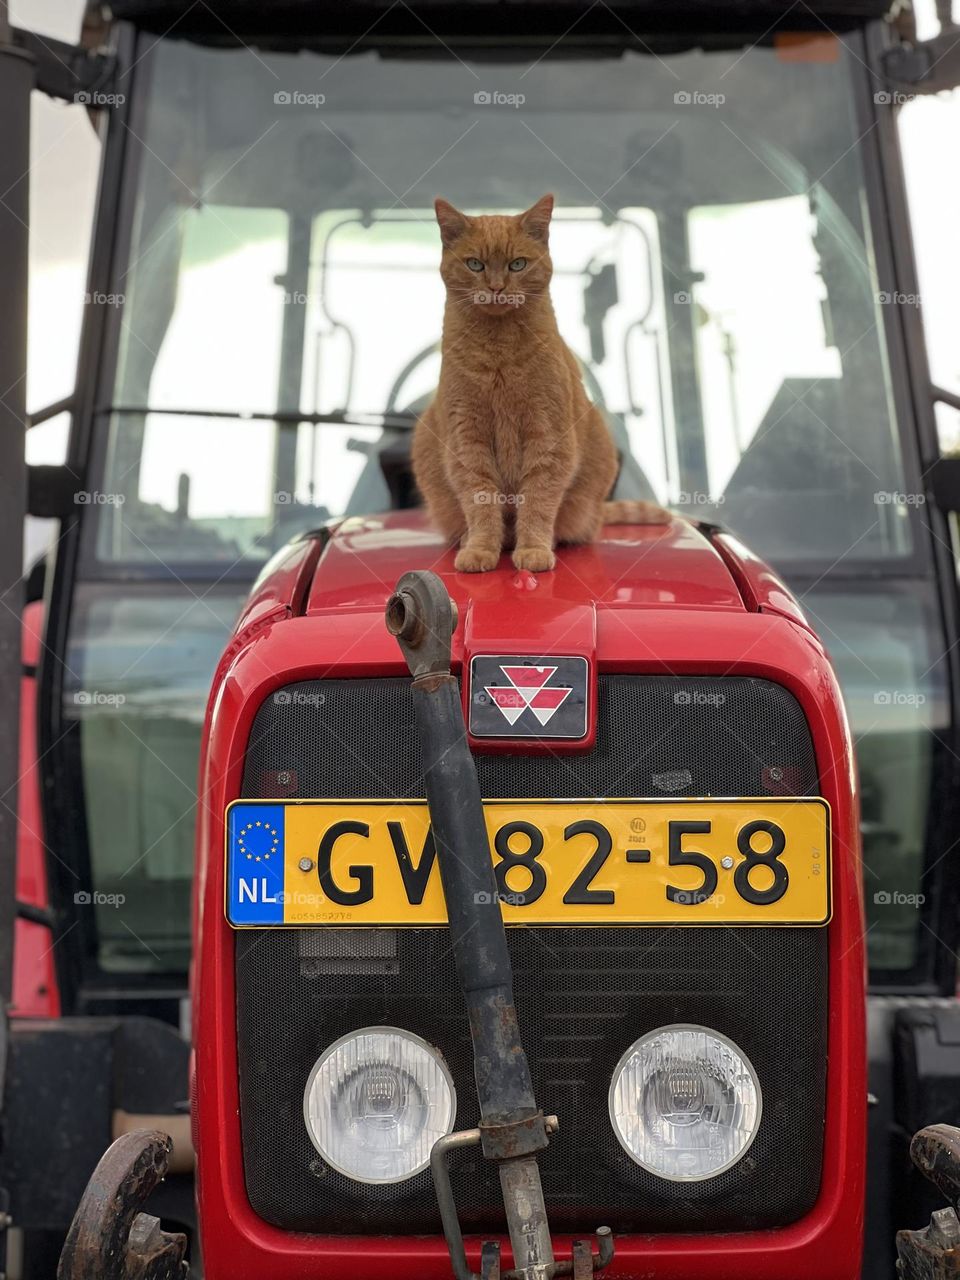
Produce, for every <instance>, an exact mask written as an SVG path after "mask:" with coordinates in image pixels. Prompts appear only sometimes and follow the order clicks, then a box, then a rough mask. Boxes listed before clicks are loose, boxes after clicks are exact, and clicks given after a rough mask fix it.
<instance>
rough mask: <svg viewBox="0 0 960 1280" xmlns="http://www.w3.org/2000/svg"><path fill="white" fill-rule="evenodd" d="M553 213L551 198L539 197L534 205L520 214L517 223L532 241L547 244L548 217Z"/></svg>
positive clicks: (548, 232) (548, 231)
mask: <svg viewBox="0 0 960 1280" xmlns="http://www.w3.org/2000/svg"><path fill="white" fill-rule="evenodd" d="M552 213H553V196H541V197H540V199H539V200H538V201H537V203H536V204H535V205H533V206H532V207H531V208H530V209H528V210H527V211H526V213H521V214H520V217H519V218H518V219H517V221H518V222H519V223H520V226H521V227H522V228H523V230H524V231H525V232H526V233H527V235H528V236H531V237H532V238H533V239H534V240H541V241H542V242H543V243H544V244H546V243H547V237H548V235H549V234H550V216H551V214H552Z"/></svg>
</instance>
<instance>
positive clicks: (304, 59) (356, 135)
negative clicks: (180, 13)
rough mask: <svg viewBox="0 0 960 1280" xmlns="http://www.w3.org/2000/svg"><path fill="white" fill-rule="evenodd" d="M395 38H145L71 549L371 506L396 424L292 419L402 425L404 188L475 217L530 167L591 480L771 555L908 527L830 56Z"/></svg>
mask: <svg viewBox="0 0 960 1280" xmlns="http://www.w3.org/2000/svg"><path fill="white" fill-rule="evenodd" d="M735 60H739V62H738V64H737V65H734V64H735ZM414 62H415V60H412V59H393V60H389V59H384V58H383V57H381V56H380V55H379V54H378V53H375V52H368V53H363V54H357V53H354V54H352V55H351V56H350V57H348V58H341V59H333V58H328V57H323V56H320V55H307V54H301V55H298V56H296V57H294V56H282V55H276V54H270V55H267V54H265V55H263V56H262V57H261V56H259V55H258V56H256V57H254V56H252V55H251V54H249V53H247V52H246V51H242V52H237V51H224V50H211V49H202V48H194V47H190V46H185V45H182V44H174V43H167V42H161V45H160V46H159V48H158V49H157V50H156V53H155V55H154V56H153V58H152V64H153V65H152V68H151V75H152V81H153V83H152V94H151V99H150V105H149V108H148V110H147V112H146V119H145V121H144V122H143V123H142V125H141V126H140V127H141V128H142V129H143V131H144V137H143V142H144V147H143V151H142V153H141V154H139V155H138V158H137V159H138V164H139V166H140V174H139V180H138V183H137V189H136V195H135V201H136V206H135V210H134V229H135V235H134V244H133V246H132V251H131V254H130V263H129V266H128V267H127V269H126V270H125V271H124V272H123V273H122V277H121V278H120V279H119V280H118V283H117V289H118V293H122V294H123V296H124V315H125V320H124V324H123V327H122V331H121V338H120V341H121V356H120V361H119V368H118V372H117V378H116V387H115V395H114V403H113V405H112V409H113V411H114V419H113V430H112V436H111V451H110V466H109V468H108V474H107V478H106V479H107V488H108V490H109V491H110V492H116V493H120V494H122V495H123V497H124V499H125V503H124V507H123V510H122V511H121V510H120V507H119V504H116V505H113V506H111V505H109V504H106V505H105V509H104V510H103V511H102V512H101V513H100V524H101V537H100V540H99V554H100V555H101V556H102V557H103V558H104V559H107V560H120V561H128V560H132V561H137V560H149V559H150V558H151V556H153V555H156V554H160V555H163V556H165V557H168V558H169V557H171V556H172V557H174V558H176V559H182V560H187V561H191V560H199V561H208V562H209V561H213V562H217V561H227V562H232V561H234V560H236V559H238V558H243V559H258V558H263V557H265V556H267V555H269V554H270V553H271V552H272V551H273V550H274V549H275V548H276V547H277V546H278V545H281V544H282V542H283V541H284V540H285V539H286V537H287V536H288V535H289V533H290V531H291V530H295V529H297V528H303V527H304V525H306V524H310V523H316V522H317V521H319V520H321V519H324V518H326V517H328V516H331V515H338V514H341V513H343V512H350V513H352V512H356V511H361V510H362V511H367V512H369V511H375V510H377V509H383V508H386V507H387V506H389V505H390V501H391V495H390V492H389V490H388V487H387V484H386V483H385V481H384V479H383V474H382V467H381V465H380V459H379V453H380V451H381V449H382V448H383V447H384V446H385V445H387V444H390V445H395V444H396V442H397V434H398V433H397V429H396V428H391V429H388V430H387V431H386V432H384V431H383V430H382V429H380V428H378V427H374V426H370V427H357V426H341V425H331V424H329V423H322V424H318V423H315V422H311V421H306V422H304V421H300V422H298V421H296V419H295V415H296V414H298V413H303V414H307V415H330V414H334V415H335V414H340V413H352V414H361V415H363V414H374V415H376V414H382V413H385V412H395V411H400V412H403V413H407V414H409V415H411V419H412V417H413V416H414V415H415V414H416V412H417V411H418V410H420V409H422V408H423V407H424V405H425V404H426V403H428V402H429V399H430V396H431V394H432V392H433V390H434V388H435V387H436V383H437V373H438V367H439V354H438V350H437V344H438V341H439V337H440V329H441V320H442V312H443V300H444V299H443V287H442V284H441V281H440V278H439V274H438V270H437V268H438V262H439V237H438V232H437V228H436V225H435V222H434V218H433V211H432V202H433V197H434V196H435V195H436V194H438V193H442V194H444V195H445V196H447V197H449V198H450V199H452V200H453V201H454V202H455V203H456V204H457V205H458V206H460V207H465V208H468V209H470V210H472V211H475V212H483V211H487V212H502V211H505V210H507V211H516V210H518V209H520V208H522V207H524V206H525V205H528V204H530V203H532V201H533V200H534V199H536V198H537V197H538V196H539V195H540V194H542V193H543V191H545V190H552V191H554V192H555V194H556V196H557V202H558V213H557V215H556V219H555V224H554V228H553V232H552V240H551V251H552V254H553V257H554V261H555V265H556V275H555V281H554V285H553V297H554V301H555V305H556V310H557V315H558V320H559V324H560V328H561V331H562V332H563V334H564V336H565V338H566V340H567V341H568V343H569V344H570V346H571V347H572V348H573V350H574V352H575V353H576V354H577V356H578V357H579V359H580V361H581V363H582V367H583V371H584V377H585V381H586V385H587V387H588V390H589V393H590V395H591V397H592V398H593V399H594V400H595V401H596V402H597V403H598V404H599V405H600V406H601V407H602V408H603V409H604V410H605V411H606V414H607V417H608V420H609V422H610V425H611V429H612V431H613V433H614V436H615V438H616V441H617V444H618V446H619V448H620V451H621V455H622V458H623V465H622V469H621V476H620V482H619V492H620V495H621V496H650V491H651V490H652V491H653V494H655V496H656V497H657V498H658V499H659V501H661V502H663V503H667V504H670V505H673V506H675V507H678V508H680V509H681V510H686V511H688V512H690V513H692V514H697V515H700V516H704V517H707V518H720V517H722V520H723V522H724V523H725V524H726V525H728V526H729V527H731V528H732V529H733V530H734V531H736V532H737V533H739V534H740V535H741V536H742V537H744V538H745V539H746V540H747V541H748V542H749V543H750V545H752V546H753V547H754V549H755V550H757V551H758V552H759V553H761V554H763V555H766V556H768V557H770V558H775V559H778V560H783V559H790V560H798V561H811V560H823V561H825V562H827V563H829V560H830V559H832V558H834V557H836V556H838V555H843V554H845V553H847V552H848V550H849V548H850V547H851V545H852V544H854V543H855V544H856V547H857V555H858V556H859V557H864V558H870V557H876V556H883V557H888V556H897V555H900V554H903V553H905V552H906V551H907V550H908V549H909V521H908V519H907V512H906V510H905V507H904V505H903V504H901V503H898V502H897V501H895V500H893V501H890V502H888V503H883V502H882V501H878V500H877V494H878V493H885V494H891V495H897V494H899V493H900V491H901V490H902V489H903V488H904V485H903V484H902V482H901V474H900V464H899V459H898V452H897V447H896V444H895V440H894V436H893V432H892V429H891V414H890V411H889V407H888V397H887V390H886V388H887V371H886V368H885V365H884V358H883V349H882V345H881V342H880V329H879V328H878V323H877V318H878V313H879V308H880V307H881V306H882V301H881V299H880V297H879V295H878V293H877V290H876V288H875V285H874V282H873V279H872V275H871V268H870V248H869V244H868V241H867V237H866V233H865V230H864V227H863V225H862V223H861V221H860V218H861V204H862V190H861V188H862V182H861V176H860V171H859V160H858V153H857V150H856V148H855V146H854V144H855V142H856V138H857V133H856V128H855V123H854V119H853V114H852V108H851V102H850V95H849V89H848V85H847V81H846V77H845V74H844V71H843V68H842V65H841V63H840V62H833V63H830V62H827V63H825V64H799V65H798V64H796V63H795V62H793V61H790V60H784V59H783V58H782V57H781V56H780V52H779V50H778V49H774V48H769V49H766V48H757V49H751V50H750V51H749V53H748V54H746V55H745V56H741V55H740V54H736V55H734V54H729V53H728V54H724V55H718V54H710V55H704V54H685V55H682V56H678V57H674V58H671V59H670V60H669V61H664V60H661V59H659V58H650V57H647V56H644V55H641V54H637V53H625V54H624V55H623V56H621V57H619V58H616V59H604V60H598V59H595V58H589V57H585V58H581V59H575V60H554V59H550V58H544V59H541V60H540V61H538V62H536V63H534V64H533V65H529V64H528V65H524V64H517V63H502V64H497V63H478V64H477V65H476V66H471V65H468V64H467V63H464V62H462V61H459V60H447V61H437V60H435V59H429V60H427V59H424V60H422V61H420V62H419V63H417V64H416V65H414ZM788 104H789V105H788ZM175 175H176V176H175ZM277 411H280V412H281V413H283V414H285V415H287V416H286V417H285V419H284V420H283V421H282V422H280V423H278V422H276V421H274V420H272V419H271V417H270V415H273V414H276V413H277ZM251 414H254V415H256V414H259V415H264V416H262V417H254V418H251V417H250V416H249V415H251Z"/></svg>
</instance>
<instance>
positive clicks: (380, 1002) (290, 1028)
mask: <svg viewBox="0 0 960 1280" xmlns="http://www.w3.org/2000/svg"><path fill="white" fill-rule="evenodd" d="M289 692H290V693H291V694H293V695H295V694H296V693H298V692H299V693H302V694H309V695H311V696H309V697H299V698H298V697H296V696H292V697H291V699H290V701H289V702H286V703H283V702H281V703H279V704H278V703H277V702H276V701H274V700H273V699H270V700H268V701H267V702H266V703H265V704H264V706H263V707H262V708H261V710H260V712H259V714H258V716H257V719H256V721H255V724H254V728H253V732H252V734H251V739H250V750H249V753H248V757H247V763H246V769H245V776H244V786H243V794H244V796H246V797H251V798H253V797H259V796H261V795H266V794H269V793H270V789H271V787H275V779H276V773H277V771H278V770H284V769H285V770H291V771H294V772H295V773H296V790H295V791H293V792H292V794H293V795H294V796H303V797H310V796H313V797H316V798H323V797H336V796H344V797H357V798H363V797H368V798H377V797H381V796H390V795H397V796H410V797H415V798H419V797H421V796H422V794H423V784H422V780H421V777H420V766H419V759H418V751H417V748H416V741H415V734H414V732H413V705H412V694H411V692H410V684H409V681H406V680H370V681H317V682H308V683H303V684H299V685H291V686H290V687H289ZM314 695H322V700H321V699H320V698H318V697H316V696H314ZM677 695H680V697H679V698H678V697H677ZM599 698H600V700H599V726H598V741H597V746H596V748H595V750H594V751H592V752H590V753H589V754H587V755H582V756H562V757H561V756H551V755H539V756H481V757H478V758H477V767H478V772H479V775H480V785H481V790H482V792H483V794H484V795H486V796H489V797H491V798H495V797H498V796H523V795H527V796H531V797H533V796H542V797H546V798H551V797H579V796H582V797H600V796H610V797H616V796H652V797H657V796H667V795H669V794H673V795H707V794H713V795H718V796H733V795H758V794H763V792H764V789H765V787H764V784H765V782H766V785H767V786H769V785H770V783H769V773H768V772H765V771H768V770H769V769H770V768H773V767H776V766H779V767H781V768H783V770H784V774H783V777H784V779H785V780H789V783H790V786H791V789H792V790H793V791H795V792H796V793H798V794H815V793H816V789H817V779H816V769H815V764H814V757H813V749H812V744H811V741H810V736H809V731H808V730H807V727H806V724H805V722H804V719H803V716H802V713H801V711H800V709H799V707H798V705H797V703H796V702H795V700H794V699H793V698H792V696H791V695H790V694H789V693H787V692H786V690H784V689H782V688H780V687H779V686H777V685H773V684H770V683H769V682H766V681H762V680H754V679H746V678H740V677H737V678H725V679H706V678H698V679H682V680H681V679H676V678H671V677H647V676H644V677H637V676H607V677H603V678H601V681H600V694H599ZM343 934H344V935H345V939H344V940H345V943H346V942H347V939H350V938H353V937H355V936H356V934H355V933H354V931H343ZM315 936H316V935H312V934H306V935H305V934H303V933H297V932H294V931H283V930H278V931H273V930H262V931H260V930H258V931H248V932H243V933H240V934H238V935H236V974H237V1018H238V1045H239V1060H240V1095H241V1122H242V1132H243V1151H244V1168H245V1175H246V1183H247V1190H248V1194H249V1196H250V1200H251V1203H252V1205H253V1207H254V1208H255V1209H256V1211H257V1212H258V1213H259V1214H260V1215H261V1216H262V1217H264V1218H265V1219H267V1220H268V1221H270V1222H273V1223H275V1224H276V1225H278V1226H282V1227H286V1228H288V1229H293V1230H300V1231H314V1232H324V1233H331V1234H356V1233H358V1232H361V1233H362V1232H369V1233H381V1232H391V1233H401V1234H407V1233H411V1234H412V1233H422V1232H436V1231H439V1229H440V1224H439V1219H438V1215H437V1212H436V1205H435V1199H434V1195H433V1188H432V1185H431V1182H430V1177H429V1173H426V1172H425V1173H423V1174H420V1175H419V1176H418V1177H416V1178H414V1179H412V1180H411V1181H409V1182H407V1183H403V1184H400V1185H398V1186H393V1187H379V1186H360V1185H359V1184H356V1183H353V1182H351V1181H350V1180H349V1179H347V1178H344V1177H343V1176H342V1175H340V1174H338V1173H336V1172H335V1171H334V1170H332V1169H330V1168H329V1167H328V1166H326V1165H325V1164H324V1162H323V1161H322V1160H321V1158H320V1157H319V1156H318V1154H317V1152H316V1151H315V1149H314V1148H313V1146H312V1145H311V1143H310V1141H309V1139H308V1138H307V1135H306V1131H305V1128H304V1125H303V1118H302V1102H303V1089H304V1085H305V1082H306V1079H307V1076H308V1074H309V1072H310V1068H311V1067H312V1066H313V1063H314V1062H315V1061H316V1058H317V1057H318V1056H319V1055H320V1053H321V1052H322V1051H323V1050H324V1049H325V1048H326V1047H327V1045H329V1044H330V1043H331V1042H332V1041H333V1040H335V1039H337V1038H338V1037H339V1036H341V1035H343V1034H345V1033H347V1032H349V1031H351V1030H353V1029H355V1028H357V1027H361V1026H365V1025H372V1024H378V1023H381V1024H383V1023H386V1024H392V1025H396V1026H401V1027H405V1028H408V1029H409V1030H411V1031H414V1032H416V1033H417V1034H418V1035H421V1036H423V1038H424V1039H425V1040H427V1041H428V1043H431V1044H434V1045H436V1046H437V1047H438V1048H439V1049H440V1050H441V1051H442V1052H443V1054H444V1056H445V1058H446V1060H447V1062H448V1064H449V1066H450V1070H451V1072H452V1074H453V1078H454V1081H455V1083H456V1087H457V1098H458V1112H457V1121H456V1123H457V1127H458V1128H468V1127H471V1126H473V1125H474V1124H476V1123H477V1120H478V1116H477V1111H476V1101H475V1098H474V1091H473V1075H472V1057H471V1052H470V1038H469V1030H468V1027H467V1023H466V1018H465V1017H464V1015H463V1013H462V1010H461V1007H460V1006H461V1001H460V997H459V992H458V988H457V981H456V973H455V969H454V964H453V957H452V955H451V954H450V948H449V938H448V937H447V935H446V933H445V931H443V930H432V929H423V930H398V931H396V932H393V931H390V932H389V933H385V934H384V935H381V936H383V937H384V938H385V939H386V938H389V939H390V943H389V945H388V946H387V947H386V948H385V950H384V951H381V952H380V953H379V954H380V955H383V956H389V957H390V962H389V963H385V962H384V961H382V960H381V961H377V960H372V961H369V962H367V967H365V966H364V965H363V964H357V963H354V964H353V966H351V965H350V964H343V963H341V964H330V963H329V962H322V961H321V962H318V961H317V959H316V958H315V957H317V956H318V955H320V956H324V955H326V956H341V957H343V956H346V957H349V956H350V955H360V956H362V955H363V954H364V952H363V951H362V950H360V949H357V950H356V951H354V950H353V948H351V947H350V946H349V945H346V946H345V947H344V948H343V949H340V948H336V947H335V948H333V949H332V950H331V949H330V943H331V942H332V941H333V940H332V939H330V938H327V939H326V940H325V941H324V943H323V944H322V945H319V940H317V944H312V943H311V939H312V938H314V937H315ZM508 938H509V942H510V949H511V954H512V956H513V963H514V976H515V988H516V995H517V1006H518V1010H519V1015H520V1025H521V1030H522V1032H523V1036H524V1044H525V1047H526V1049H527V1053H528V1056H529V1058H530V1064H531V1070H532V1074H533V1079H534V1085H535V1089H536V1095H537V1100H538V1102H539V1103H540V1105H541V1106H543V1108H544V1109H545V1110H548V1111H555V1112H557V1113H558V1114H559V1115H560V1118H561V1124H562V1128H561V1133H560V1135H559V1137H558V1138H557V1139H555V1140H554V1142H553V1143H552V1144H551V1147H550V1148H549V1149H548V1151H547V1152H546V1153H545V1154H544V1155H543V1156H542V1157H541V1169H542V1174H543V1181H544V1188H545V1192H546V1197H547V1205H548V1208H549V1210H550V1215H551V1224H552V1225H553V1227H554V1229H555V1230H558V1231H562V1230H584V1229H589V1228H590V1227H591V1226H595V1225H596V1224H597V1223H598V1222H600V1221H604V1222H608V1223H609V1224H610V1225H611V1226H612V1227H613V1228H614V1230H619V1231H628V1230H635V1231H671V1230H673V1231H677V1230H686V1231H690V1230H693V1231H724V1230H732V1229H744V1228H746V1229H751V1228H754V1229H756V1228H761V1227H772V1226H777V1225H782V1224H785V1223H787V1222H791V1221H795V1220H796V1219H797V1218H799V1217H801V1216H802V1215H803V1214H804V1213H805V1212H806V1211H807V1210H808V1209H809V1208H810V1207H811V1206H812V1204H813V1201H814V1200H815V1198H816V1194H817V1191H818V1188H819V1181H820V1158H821V1147H822V1138H823V1115H824V1090H825V1070H826V1012H827V953H826V943H827V931H826V930H816V929H788V928H763V929H746V928H714V929H708V928H692V927H683V928H620V927H616V928H609V929H590V928H581V929H568V930H560V929H532V928H529V929H513V930H510V931H508ZM351 967H352V968H353V969H354V970H356V971H354V972H351ZM801 975H802V976H801ZM670 1022H694V1023H702V1024H705V1025H707V1026H711V1027H715V1028H716V1029H718V1030H720V1031H722V1032H724V1033H725V1034H726V1035H728V1036H730V1037H731V1038H732V1039H733V1040H734V1041H735V1042H736V1043H737V1044H738V1045H740V1047H741V1048H742V1049H743V1050H744V1051H745V1053H746V1054H747V1056H748V1057H749V1058H750V1060H751V1061H752V1063H753V1065H754V1067H755V1068H756V1071H757V1073H758V1075H759V1078H760V1081H761V1087H762V1089H763V1102H764V1109H763V1120H762V1123H761V1128H760V1132H759V1134H758V1136H757V1139H756V1141H755V1142H754V1144H753V1146H752V1147H751V1149H750V1151H749V1152H748V1154H747V1156H746V1157H745V1158H744V1159H743V1160H741V1161H740V1163H739V1164H737V1165H735V1166H734V1167H733V1168H732V1169H729V1170H728V1171H727V1172H726V1173H724V1174H721V1175H720V1176H719V1177H717V1178H714V1179H712V1180H710V1181H708V1182H704V1183H689V1184H678V1183H666V1182H662V1181H661V1180H659V1179H657V1178H655V1177H653V1176H652V1175H650V1174H648V1173H646V1172H645V1171H644V1170H642V1169H640V1168H639V1167H638V1166H636V1165H635V1164H633V1162H632V1161H631V1160H630V1159H629V1158H628V1157H627V1156H626V1154H625V1153H624V1152H623V1150H622V1148H621V1147H620V1145H619V1143H618V1142H617V1140H616V1138H615V1137H614V1134H613V1131H612V1129H611V1127H610V1121H609V1118H608V1114H607V1090H608V1087H609V1081H610V1077H611V1074H612V1072H613V1069H614V1067H615V1066H616V1063H617V1061H618V1060H619V1058H620V1056H621V1054H622V1053H623V1051H624V1050H625V1049H626V1048H627V1046H628V1045H629V1044H630V1043H631V1042H632V1041H633V1040H634V1039H636V1038H637V1037H638V1036H640V1035H642V1034H643V1033H644V1032H646V1031H648V1030H651V1029H653V1028H655V1027H657V1026H662V1025H663V1024H664V1023H670ZM452 1170H453V1182H454V1189H455V1192H456V1195H457V1201H458V1205H459V1206H460V1211H461V1216H462V1219H463V1221H464V1226H465V1227H466V1228H468V1229H473V1230H487V1231H489V1230H494V1229H497V1228H498V1227H502V1225H503V1218H502V1208H501V1204H500V1192H499V1182H498V1179H497V1176H496V1172H495V1170H493V1169H492V1168H491V1167H490V1166H488V1165H487V1164H486V1163H485V1162H484V1161H483V1160H482V1158H481V1157H479V1156H478V1155H476V1154H474V1153H472V1152H466V1153H462V1154H460V1155H459V1156H457V1157H455V1159H454V1161H453V1163H452Z"/></svg>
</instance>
